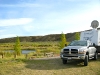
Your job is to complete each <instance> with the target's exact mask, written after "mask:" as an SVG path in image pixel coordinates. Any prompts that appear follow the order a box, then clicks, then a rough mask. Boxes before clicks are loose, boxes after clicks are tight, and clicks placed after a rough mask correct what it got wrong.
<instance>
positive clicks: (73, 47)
mask: <svg viewBox="0 0 100 75" xmlns="http://www.w3.org/2000/svg"><path fill="white" fill-rule="evenodd" d="M86 48H87V46H67V47H64V49H86Z"/></svg>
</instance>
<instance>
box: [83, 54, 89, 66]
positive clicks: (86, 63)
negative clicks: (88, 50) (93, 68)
mask: <svg viewBox="0 0 100 75" xmlns="http://www.w3.org/2000/svg"><path fill="white" fill-rule="evenodd" d="M84 66H88V55H86V56H85V59H84Z"/></svg>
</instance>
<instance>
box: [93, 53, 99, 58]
mask: <svg viewBox="0 0 100 75" xmlns="http://www.w3.org/2000/svg"><path fill="white" fill-rule="evenodd" d="M97 58H98V53H97V52H95V55H94V58H93V59H94V60H97Z"/></svg>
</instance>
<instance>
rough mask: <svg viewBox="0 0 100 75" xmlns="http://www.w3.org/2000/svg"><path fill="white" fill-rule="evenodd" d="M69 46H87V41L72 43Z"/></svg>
mask: <svg viewBox="0 0 100 75" xmlns="http://www.w3.org/2000/svg"><path fill="white" fill-rule="evenodd" d="M69 46H87V41H72V42H71V43H70V44H69Z"/></svg>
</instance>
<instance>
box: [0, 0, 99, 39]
mask: <svg viewBox="0 0 100 75" xmlns="http://www.w3.org/2000/svg"><path fill="white" fill-rule="evenodd" d="M93 20H98V21H99V22H100V0H0V38H9V37H16V36H38V35H48V34H61V33H62V32H63V33H70V32H77V31H83V30H87V29H91V27H90V25H91V22H92V21H93Z"/></svg>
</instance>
